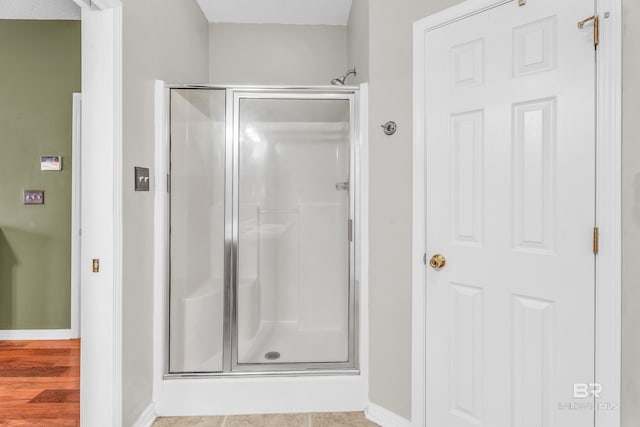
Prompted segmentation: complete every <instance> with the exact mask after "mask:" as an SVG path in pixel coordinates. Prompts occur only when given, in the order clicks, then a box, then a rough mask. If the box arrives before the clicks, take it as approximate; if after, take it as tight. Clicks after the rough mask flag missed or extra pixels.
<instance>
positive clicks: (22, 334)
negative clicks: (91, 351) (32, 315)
mask: <svg viewBox="0 0 640 427" xmlns="http://www.w3.org/2000/svg"><path fill="white" fill-rule="evenodd" d="M72 338H76V337H75V336H74V335H73V332H72V330H71V329H5V330H1V331H0V341H22V340H70V339H72Z"/></svg>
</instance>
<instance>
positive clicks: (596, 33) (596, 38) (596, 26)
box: [578, 15, 600, 48]
mask: <svg viewBox="0 0 640 427" xmlns="http://www.w3.org/2000/svg"><path fill="white" fill-rule="evenodd" d="M589 21H593V47H594V48H597V47H598V44H599V43H600V17H599V16H598V15H593V16H590V17H588V18H586V19H583V20H582V21H580V22H578V28H580V29H582V28H584V25H585V24H586V23H587V22H589Z"/></svg>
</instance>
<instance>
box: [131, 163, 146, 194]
mask: <svg viewBox="0 0 640 427" xmlns="http://www.w3.org/2000/svg"><path fill="white" fill-rule="evenodd" d="M134 169H135V183H134V188H135V190H136V191H149V168H141V167H138V166H135V168H134Z"/></svg>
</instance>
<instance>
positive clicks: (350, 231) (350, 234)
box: [348, 219, 353, 242]
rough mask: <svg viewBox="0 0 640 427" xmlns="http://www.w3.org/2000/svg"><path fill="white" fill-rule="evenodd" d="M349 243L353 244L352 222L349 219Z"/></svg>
mask: <svg viewBox="0 0 640 427" xmlns="http://www.w3.org/2000/svg"><path fill="white" fill-rule="evenodd" d="M348 233H349V241H350V242H353V220H352V219H349V231H348Z"/></svg>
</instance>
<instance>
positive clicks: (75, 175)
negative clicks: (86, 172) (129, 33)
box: [71, 93, 82, 338]
mask: <svg viewBox="0 0 640 427" xmlns="http://www.w3.org/2000/svg"><path fill="white" fill-rule="evenodd" d="M72 127H73V132H72V136H71V164H72V166H73V169H72V170H71V338H80V323H81V320H80V319H81V317H80V314H81V313H80V244H81V240H80V232H81V231H80V224H81V222H80V215H81V210H80V189H81V188H82V187H81V181H82V180H81V175H82V156H81V154H80V153H81V152H82V151H81V150H82V94H81V93H74V94H73V122H72Z"/></svg>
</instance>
